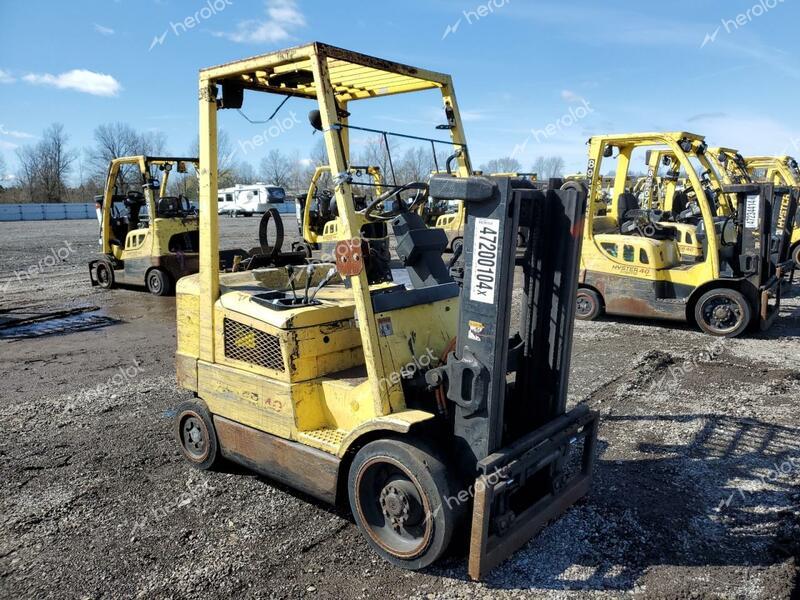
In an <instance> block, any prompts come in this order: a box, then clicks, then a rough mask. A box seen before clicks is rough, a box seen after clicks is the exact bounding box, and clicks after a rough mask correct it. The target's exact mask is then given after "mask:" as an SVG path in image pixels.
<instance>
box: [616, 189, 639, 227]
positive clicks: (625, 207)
mask: <svg viewBox="0 0 800 600" xmlns="http://www.w3.org/2000/svg"><path fill="white" fill-rule="evenodd" d="M632 210H639V200H638V199H637V198H636V196H634V195H633V194H631V193H630V192H625V193H623V194H620V195H619V202H617V222H618V223H619V224H620V225H622V223H623V222H624V221H625V215H626V214H627V213H628V212H629V211H632Z"/></svg>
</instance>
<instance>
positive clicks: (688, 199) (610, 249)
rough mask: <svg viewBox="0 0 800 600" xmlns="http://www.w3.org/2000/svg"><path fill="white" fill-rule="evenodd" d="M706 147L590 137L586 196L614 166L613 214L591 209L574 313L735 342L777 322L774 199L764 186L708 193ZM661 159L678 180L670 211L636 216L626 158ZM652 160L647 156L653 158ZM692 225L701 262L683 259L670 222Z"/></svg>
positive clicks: (682, 140) (685, 136)
mask: <svg viewBox="0 0 800 600" xmlns="http://www.w3.org/2000/svg"><path fill="white" fill-rule="evenodd" d="M706 150H707V145H706V143H705V140H704V139H703V138H702V137H701V136H698V135H694V134H691V133H686V132H674V133H642V134H631V135H609V136H597V137H593V138H592V139H591V140H590V142H589V167H588V171H587V173H588V175H589V198H590V202H591V198H593V197H594V196H595V195H597V194H598V193H599V191H600V187H601V176H600V173H601V170H606V171H607V170H609V166H608V163H610V162H612V161H616V165H615V171H616V177H615V184H614V192H613V197H612V209H611V211H610V214H608V215H606V216H596V215H594V214H593V213H592V211H590V212H589V213H588V215H587V222H586V227H585V229H584V238H585V239H584V248H583V255H582V260H581V274H580V289H579V291H578V295H577V315H578V318H581V319H595V318H597V317H598V316H599V315H600V314H602V313H603V312H605V313H608V314H613V315H625V316H636V317H649V318H660V319H671V320H680V321H694V322H696V323H697V325H698V326H699V327H700V329H702V330H703V331H704V332H706V333H708V334H711V335H715V336H728V337H734V336H738V335H741V334H742V333H744V332H745V331H746V330H747V329H748V328H749V327H751V326H755V325H758V326H760V328H761V329H766V328H768V327H769V326H770V325H771V324H772V323H773V321H774V319H775V318H776V317H777V315H778V310H779V306H780V299H781V289H780V288H781V286H780V279H781V276H782V272H783V271H784V270H785V269H786V267H787V265H785V264H777V265H776V264H775V263H774V262H773V261H772V259H771V252H772V250H771V244H770V243H769V242H768V240H770V239H771V237H772V235H771V234H772V226H773V222H772V215H773V206H774V204H775V202H780V198H781V195H780V193H779V192H778V191H776V189H775V188H774V187H773V186H771V185H754V184H749V185H739V186H728V187H725V188H724V189H716V188H715V187H714V184H713V182H712V180H711V178H710V176H709V173H708V172H707V170H704V171H700V169H703V168H705V165H706V164H707V158H705V157H704V155H705V152H706ZM648 151H651V152H652V151H666V152H668V153H670V156H672V157H673V158H672V159H671V160H675V161H677V164H676V165H674V170H675V171H677V172H683V173H685V174H686V178H687V183H686V189H684V190H681V191H680V192H677V193H676V195H675V199H674V200H673V205H672V212H671V213H664V212H663V211H653V210H647V209H642V208H641V207H640V204H639V199H638V198H636V197H635V196H634V195H633V194H631V193H630V192H629V191H628V189H627V187H626V185H627V181H628V173H629V171H630V168H631V161H632V157H634V156H636V154H638V153H645V155H646V153H647V152H648ZM651 157H652V154H651ZM731 196H733V197H736V206H737V210H736V212H735V213H734V214H729V215H723V216H720V204H721V201H720V199H721V198H722V197H731ZM673 220H674V221H678V222H683V223H688V224H690V225H693V226H694V227H695V231H696V235H697V237H698V238H699V240H700V243H701V247H702V256H701V257H699V259H698V260H696V261H695V262H693V263H691V264H686V263H685V262H683V261H682V260H681V255H680V250H679V247H678V242H677V240H676V239H675V230H674V229H673V228H670V227H669V226H668V224H669V223H670V221H673Z"/></svg>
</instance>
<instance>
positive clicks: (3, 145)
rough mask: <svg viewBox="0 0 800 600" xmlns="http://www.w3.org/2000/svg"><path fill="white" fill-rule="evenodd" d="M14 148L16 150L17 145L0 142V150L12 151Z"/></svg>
mask: <svg viewBox="0 0 800 600" xmlns="http://www.w3.org/2000/svg"><path fill="white" fill-rule="evenodd" d="M15 148H18V146H17V144H12V143H11V142H7V141H5V140H0V150H14V149H15Z"/></svg>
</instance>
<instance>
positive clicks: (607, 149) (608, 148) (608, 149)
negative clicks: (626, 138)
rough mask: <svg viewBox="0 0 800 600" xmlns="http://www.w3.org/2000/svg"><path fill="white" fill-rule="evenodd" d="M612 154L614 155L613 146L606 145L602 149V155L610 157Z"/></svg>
mask: <svg viewBox="0 0 800 600" xmlns="http://www.w3.org/2000/svg"><path fill="white" fill-rule="evenodd" d="M612 156H614V146H606V147H605V149H604V150H603V157H604V158H611V157H612Z"/></svg>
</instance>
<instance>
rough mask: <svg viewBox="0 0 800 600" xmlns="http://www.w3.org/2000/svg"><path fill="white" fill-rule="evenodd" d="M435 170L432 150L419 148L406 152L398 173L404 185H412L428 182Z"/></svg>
mask: <svg viewBox="0 0 800 600" xmlns="http://www.w3.org/2000/svg"><path fill="white" fill-rule="evenodd" d="M434 168H435V167H434V163H433V154H432V150H431V149H430V148H425V147H422V146H417V147H416V148H409V149H408V150H406V153H405V154H404V155H403V158H402V159H401V161H400V166H399V168H398V171H399V174H400V179H401V180H402V183H411V182H416V181H427V180H428V178H429V177H430V175H431V172H432V171H433V170H434Z"/></svg>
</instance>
